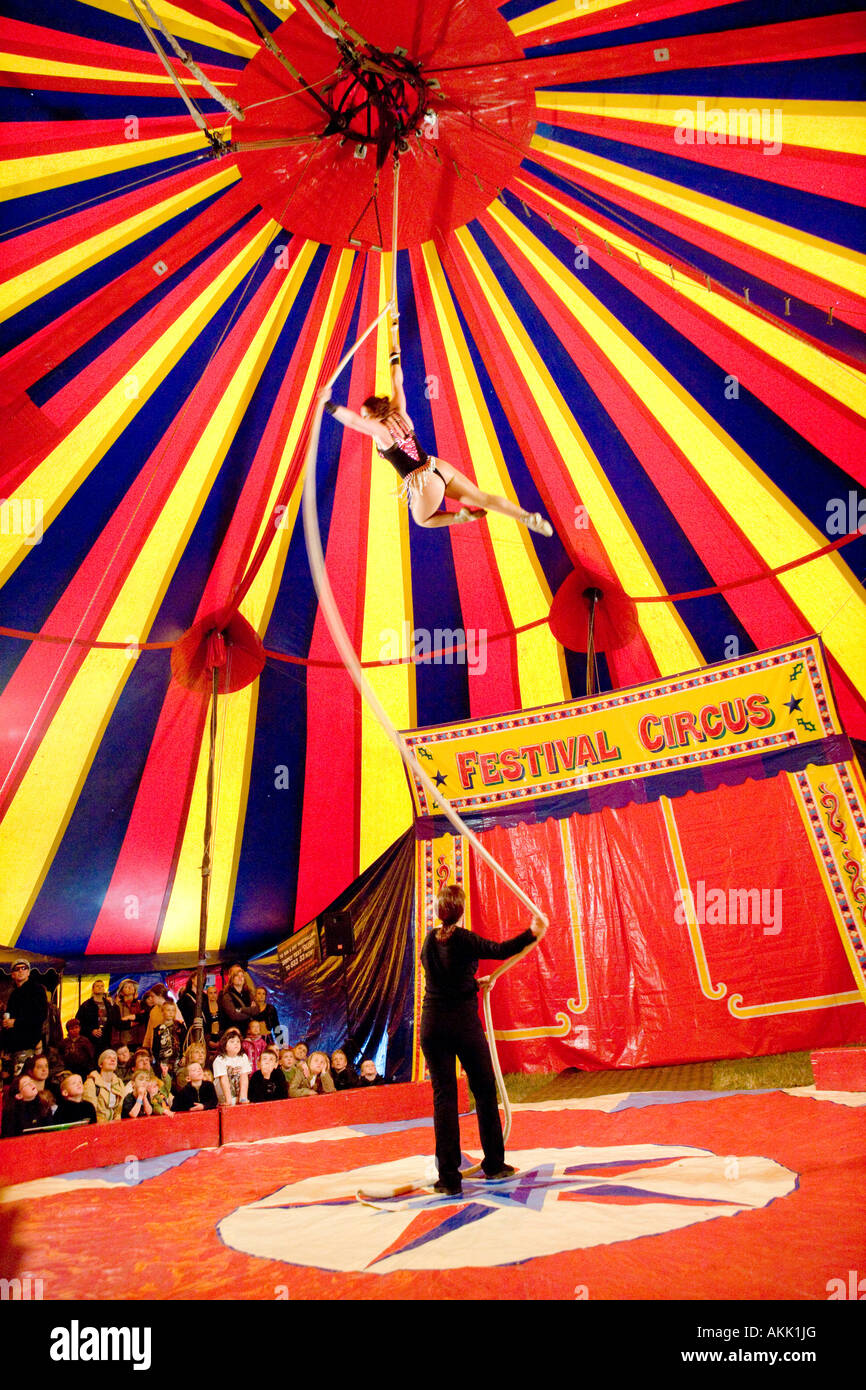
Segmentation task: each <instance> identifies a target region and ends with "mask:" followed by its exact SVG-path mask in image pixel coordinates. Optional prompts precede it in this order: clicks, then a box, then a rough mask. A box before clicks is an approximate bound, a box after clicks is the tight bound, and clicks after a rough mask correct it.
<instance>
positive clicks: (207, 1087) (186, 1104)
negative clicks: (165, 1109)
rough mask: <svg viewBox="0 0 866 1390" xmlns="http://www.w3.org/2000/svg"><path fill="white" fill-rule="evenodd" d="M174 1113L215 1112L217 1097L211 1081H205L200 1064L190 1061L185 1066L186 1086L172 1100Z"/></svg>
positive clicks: (217, 1105) (217, 1104)
mask: <svg viewBox="0 0 866 1390" xmlns="http://www.w3.org/2000/svg"><path fill="white" fill-rule="evenodd" d="M174 1108H175V1111H179V1112H180V1113H184V1112H188V1111H191V1110H217V1109H218V1108H219V1097H218V1096H217V1093H216V1087H215V1086H214V1084H213V1082H212V1081H207V1080H206V1079H205V1074H204V1068H203V1066H202V1064H201V1062H197V1061H196V1062H194V1061H190V1062H188V1063H187V1066H186V1084H185V1085H184V1086H182V1087H181V1089H180V1090H179V1091H178V1093H177V1095H176V1096H175V1098H174Z"/></svg>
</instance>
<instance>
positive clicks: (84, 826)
mask: <svg viewBox="0 0 866 1390" xmlns="http://www.w3.org/2000/svg"><path fill="white" fill-rule="evenodd" d="M170 677H171V672H170V668H169V653H168V652H142V653H141V654H140V655H139V657H138V659H137V661H136V663H135V668H134V670H133V671H132V673H131V675H130V677H129V679H128V681H127V682H126V685H125V686H124V688H123V690H122V692H121V695H120V698H119V700H118V702H117V705H116V706H115V709H114V712H113V714H112V716H111V718H110V720H109V722H108V727H107V728H106V730H105V732H104V734H103V735H102V739H101V741H100V744H99V747H98V749H97V751H96V756H95V757H94V759H93V763H92V764H91V767H90V770H89V772H88V774H87V777H86V779H85V782H84V786H83V787H82V790H81V795H80V796H79V798H78V801H77V803H76V806H75V809H74V811H73V812H72V816H71V818H70V821H69V824H68V826H67V828H66V833H65V834H64V836H63V839H62V840H61V842H60V845H59V848H58V850H57V853H56V854H55V856H54V859H53V861H52V863H51V867H50V869H49V870H48V873H47V875H46V877H45V882H44V883H43V885H42V888H41V890H40V892H39V894H38V896H37V898H36V901H35V903H34V904H33V908H32V910H31V912H30V915H29V916H28V918H27V923H26V925H25V927H24V928H23V930H22V933H21V935H20V936H19V938H18V942H17V944H18V945H19V946H20V947H21V948H22V949H24V950H34V951H35V950H39V951H42V952H48V953H49V954H51V953H52V952H54V953H55V954H56V955H58V956H64V957H66V956H69V955H70V954H72V955H74V954H76V953H83V952H84V951H86V949H87V945H88V942H89V940H90V935H91V932H92V930H93V924H94V922H95V921H96V918H97V916H98V915H99V910H100V908H101V906H102V903H103V900H104V898H105V894H106V892H107V890H108V887H109V885H110V883H111V877H112V874H113V873H114V868H115V864H116V863H117V858H118V855H119V854H120V850H121V847H122V845H123V839H124V836H125V834H126V831H127V827H128V825H129V818H130V816H131V814H132V808H133V806H134V804H135V798H136V794H137V792H138V786H139V782H140V780H141V775H142V772H143V771H144V765H145V763H146V762H147V758H148V755H149V753H150V744H151V739H152V738H153V735H154V732H155V730H156V726H157V721H158V720H159V715H160V711H161V709H162V704H163V700H164V698H165V692H166V690H167V689H168V683H169V680H170ZM127 909H128V911H129V912H130V913H135V911H136V904H135V902H134V901H133V900H130V902H129V903H128V904H127ZM39 942H43V943H44V944H43V945H41V946H40V945H39V944H38V943H39Z"/></svg>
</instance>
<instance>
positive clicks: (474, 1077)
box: [421, 999, 505, 1184]
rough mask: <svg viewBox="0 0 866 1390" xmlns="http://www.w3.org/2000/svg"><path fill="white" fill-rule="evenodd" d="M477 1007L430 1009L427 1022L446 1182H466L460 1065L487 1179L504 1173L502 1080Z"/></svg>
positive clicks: (439, 1156) (425, 1044) (424, 1031)
mask: <svg viewBox="0 0 866 1390" xmlns="http://www.w3.org/2000/svg"><path fill="white" fill-rule="evenodd" d="M477 1008H478V1006H477V1003H476V1001H475V1000H474V999H472V1000H468V1001H467V1002H466V1003H465V1004H460V1005H458V1006H456V1007H451V1008H442V1007H439V1008H434V1007H431V1006H430V1005H426V1006H425V1008H424V1012H423V1014H422V1016H421V1050H422V1052H423V1053H424V1059H425V1061H426V1063H427V1069H428V1071H429V1072H430V1080H431V1082H432V1085H433V1129H434V1133H435V1136H436V1163H437V1166H438V1168H439V1177H440V1179H442V1181H443V1182H448V1183H453V1184H457V1183H459V1181H460V1159H461V1157H462V1150H461V1147H460V1119H459V1110H458V1104H457V1069H456V1062H457V1059H458V1058H459V1059H460V1064H461V1066H462V1067H463V1070H464V1071H465V1072H466V1076H467V1079H468V1081H469V1085H470V1086H471V1088H472V1094H473V1096H474V1097H475V1110H476V1116H477V1119H478V1131H479V1134H480V1137H481V1147H482V1149H483V1150H484V1160H483V1162H482V1165H481V1166H482V1168H483V1169H484V1172H485V1173H488V1174H493V1173H498V1172H499V1171H500V1169H501V1168H502V1165H503V1164H504V1162H505V1144H504V1141H503V1138H502V1122H501V1121H500V1119H499V1106H498V1104H497V1100H496V1078H495V1077H494V1075H493V1066H492V1064H491V1061H490V1053H489V1051H488V1048H487V1041H486V1039H485V1037H484V1030H483V1029H482V1027H481V1021H480V1019H479V1017H478V1012H477Z"/></svg>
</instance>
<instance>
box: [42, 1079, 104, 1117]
mask: <svg viewBox="0 0 866 1390" xmlns="http://www.w3.org/2000/svg"><path fill="white" fill-rule="evenodd" d="M83 1091H84V1082H83V1081H82V1079H81V1077H80V1076H79V1075H78V1072H77V1071H68V1072H66V1074H65V1075H64V1076H62V1077H61V1078H60V1100H59V1101H58V1103H57V1109H56V1110H55V1112H54V1115H53V1116H52V1120H51V1123H52V1124H55V1125H72V1124H81V1123H82V1122H83V1121H86V1122H87V1124H89V1125H95V1124H96V1109H95V1107H94V1106H92V1105H91V1104H90V1101H89V1100H85V1099H84V1096H83Z"/></svg>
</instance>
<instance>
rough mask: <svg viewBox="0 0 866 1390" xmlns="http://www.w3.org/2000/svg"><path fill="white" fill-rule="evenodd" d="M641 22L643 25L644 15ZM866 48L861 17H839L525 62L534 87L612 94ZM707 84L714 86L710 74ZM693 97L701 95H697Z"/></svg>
mask: <svg viewBox="0 0 866 1390" xmlns="http://www.w3.org/2000/svg"><path fill="white" fill-rule="evenodd" d="M685 8H686V9H687V10H688V12H689V13H693V12H694V10H695V8H696V7H695V6H693V5H688V6H686V7H685ZM641 22H642V23H643V22H645V21H644V16H643V15H641ZM569 30H571V33H569ZM585 33H586V29H582V30H577V26H575V25H566V24H562V25H557V26H556V27H555V28H553V29H551V31H550V41H551V42H552V43H567V42H568V40H569V38H572V37H574V38H580V37H582V36H583V35H584V34H585ZM522 42H523V43H524V44H525V45H526V46H527V47H534V46H535V45H534V44H533V42H532V36H531V35H524V36H523V39H522ZM864 49H866V33H864V29H863V23H862V18H861V16H860V15H857V14H843V15H828V16H826V17H821V18H818V19H795V20H792V21H791V22H790V23H789V24H765V25H758V26H756V27H755V28H754V29H726V30H724V31H721V32H719V31H717V32H715V33H708V34H694V35H688V36H687V37H685V38H677V37H674V38H670V39H664V40H655V41H653V40H650V41H648V42H647V41H644V42H643V43H635V44H623V45H621V46H612V47H610V48H602V49H598V50H597V51H594V52H585V51H584V52H579V53H575V54H562V53H560V54H556V55H555V56H554V55H551V57H550V58H543V57H542V58H536V59H529V60H528V61H529V63H530V64H531V68H532V73H533V77H534V79H535V85H536V87H543V86H545V85H547V84H554V83H555V84H557V85H563V84H565V83H568V82H599V81H606V80H610V81H611V83H612V86H613V90H616V87H615V84H616V80H617V78H623V77H637V76H639V75H640V74H642V73H649V72H659V71H662V72H676V71H677V70H679V69H683V68H724V67H740V66H742V65H744V64H752V63H785V62H805V61H807V60H809V59H812V58H836V57H838V56H839V55H840V54H842V53H862V52H863V51H864ZM660 50H663V51H664V52H665V53H666V54H667V57H666V58H663V59H658V58H657V57H656V54H657V53H658V52H659V51H660ZM707 81H708V82H711V81H712V77H711V75H709V74H708V77H707ZM695 95H696V96H700V95H701V93H700V91H698V92H696V94H695Z"/></svg>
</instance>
